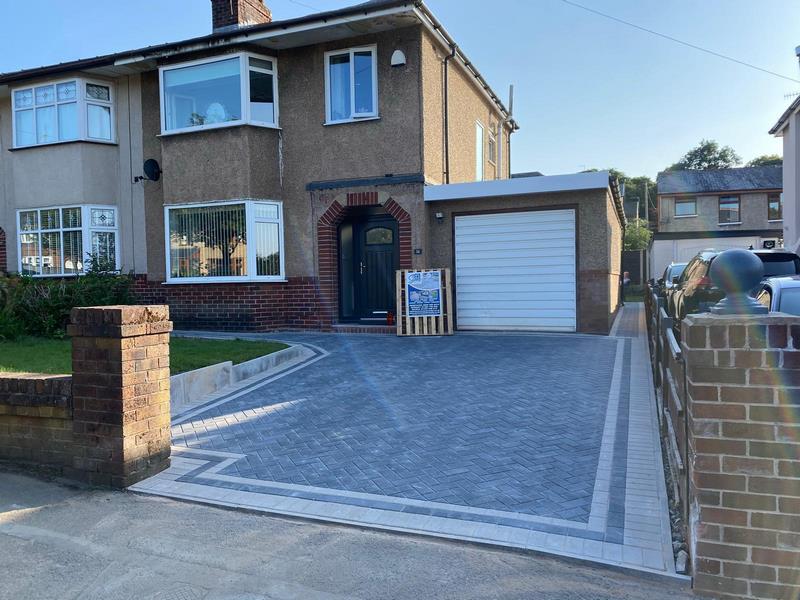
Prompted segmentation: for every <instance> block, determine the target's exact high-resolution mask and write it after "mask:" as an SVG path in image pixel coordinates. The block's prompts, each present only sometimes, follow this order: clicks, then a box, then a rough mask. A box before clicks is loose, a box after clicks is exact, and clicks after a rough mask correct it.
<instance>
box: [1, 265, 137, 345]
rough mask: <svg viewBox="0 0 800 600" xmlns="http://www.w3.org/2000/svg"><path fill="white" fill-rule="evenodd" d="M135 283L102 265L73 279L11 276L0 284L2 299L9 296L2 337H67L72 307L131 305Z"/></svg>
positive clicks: (3, 312) (2, 315)
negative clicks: (23, 335)
mask: <svg viewBox="0 0 800 600" xmlns="http://www.w3.org/2000/svg"><path fill="white" fill-rule="evenodd" d="M91 264H95V263H91V262H90V265H91ZM131 284H132V279H131V278H130V277H128V276H125V275H119V274H117V273H114V272H110V271H105V270H103V269H101V268H90V269H89V271H88V272H87V273H86V274H85V275H82V276H80V277H72V278H54V279H46V278H36V277H30V276H20V277H11V278H8V279H7V280H5V281H3V282H2V283H1V284H0V299H2V298H3V297H5V299H6V301H5V307H4V308H3V309H2V310H0V337H2V336H7V337H6V339H13V336H14V335H20V334H22V333H24V334H25V335H34V336H44V337H56V338H61V337H64V336H65V335H66V328H67V324H68V323H69V313H70V310H71V309H72V308H74V307H76V306H108V305H112V304H131V303H132V302H133V296H132V293H131ZM3 290H6V291H5V293H4V292H3Z"/></svg>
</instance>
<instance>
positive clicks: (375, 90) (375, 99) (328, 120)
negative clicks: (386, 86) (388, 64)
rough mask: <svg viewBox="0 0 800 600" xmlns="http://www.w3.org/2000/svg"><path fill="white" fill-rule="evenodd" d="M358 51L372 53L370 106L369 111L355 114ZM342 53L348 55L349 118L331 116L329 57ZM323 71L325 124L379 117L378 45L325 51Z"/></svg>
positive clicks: (355, 121)
mask: <svg viewBox="0 0 800 600" xmlns="http://www.w3.org/2000/svg"><path fill="white" fill-rule="evenodd" d="M358 52H371V53H372V106H373V110H372V112H371V113H358V114H356V111H355V105H356V90H355V86H356V80H355V63H356V61H355V55H356V53H358ZM342 54H349V55H350V118H349V119H333V118H331V73H330V65H331V57H333V56H340V55H342ZM324 71H325V125H339V124H342V123H358V122H360V121H371V120H374V119H380V110H379V109H378V45H377V44H371V45H368V46H358V47H352V48H340V49H339V50H331V51H329V52H326V53H325V60H324Z"/></svg>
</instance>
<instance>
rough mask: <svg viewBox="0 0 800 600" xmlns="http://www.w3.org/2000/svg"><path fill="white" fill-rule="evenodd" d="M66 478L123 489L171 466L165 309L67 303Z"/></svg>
mask: <svg viewBox="0 0 800 600" xmlns="http://www.w3.org/2000/svg"><path fill="white" fill-rule="evenodd" d="M70 319H71V324H70V325H69V327H68V333H69V335H70V336H72V371H73V374H72V397H73V419H74V422H73V432H74V439H75V442H74V443H75V451H74V459H73V468H72V469H70V470H69V472H70V475H71V476H73V477H75V478H78V479H82V480H84V481H88V482H89V483H92V484H96V485H108V486H112V487H116V488H124V487H127V486H129V485H132V484H134V483H136V482H137V481H140V480H142V479H144V478H146V477H149V476H151V475H154V474H155V473H158V472H159V471H162V470H163V469H166V468H167V467H168V466H169V454H170V412H169V332H170V331H172V322H171V321H169V308H168V307H166V306H101V307H90V308H73V309H72V313H71V314H70Z"/></svg>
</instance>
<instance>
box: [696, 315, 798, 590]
mask: <svg viewBox="0 0 800 600" xmlns="http://www.w3.org/2000/svg"><path fill="white" fill-rule="evenodd" d="M798 322H800V321H799V320H798V319H790V318H787V317H783V316H772V315H770V316H764V317H713V316H710V315H697V316H690V317H688V318H687V319H686V320H685V321H684V323H683V332H682V333H683V335H682V339H683V340H684V343H683V344H682V347H683V354H684V359H685V361H686V365H687V372H688V385H687V389H688V397H687V398H686V409H687V415H688V422H689V430H690V437H689V445H690V453H689V462H690V467H691V487H690V489H691V493H690V498H691V501H690V506H691V507H692V512H693V513H694V516H695V518H694V519H691V522H692V531H691V532H690V537H691V538H692V539H691V542H692V546H693V548H692V549H693V556H692V558H693V565H694V572H695V578H694V587H695V590H696V591H697V592H698V593H700V594H703V595H713V596H715V597H718V598H732V597H736V598H753V599H755V598H758V599H761V598H799V597H800V570H798V568H800V535H798V533H797V532H798V531H800V427H798V424H800V402H798V401H797V400H796V399H797V398H799V397H800V389H798V388H799V387H800V364H798V362H797V360H796V358H795V356H796V354H797V352H796V350H795V348H796V347H798V348H800V346H795V345H794V344H795V343H797V342H800V339H797V338H798V336H796V335H795V334H796V333H800V330H798V329H797V325H796V323H798ZM787 428H788V429H787Z"/></svg>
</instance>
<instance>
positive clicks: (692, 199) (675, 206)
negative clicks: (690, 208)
mask: <svg viewBox="0 0 800 600" xmlns="http://www.w3.org/2000/svg"><path fill="white" fill-rule="evenodd" d="M689 202H691V203H693V204H694V212H693V213H692V214H690V215H679V214H678V204H686V203H689ZM672 213H673V215H674V217H675V218H676V219H691V218H692V217H696V216H697V197H695V196H692V197H688V198H674V199H673V207H672Z"/></svg>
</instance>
